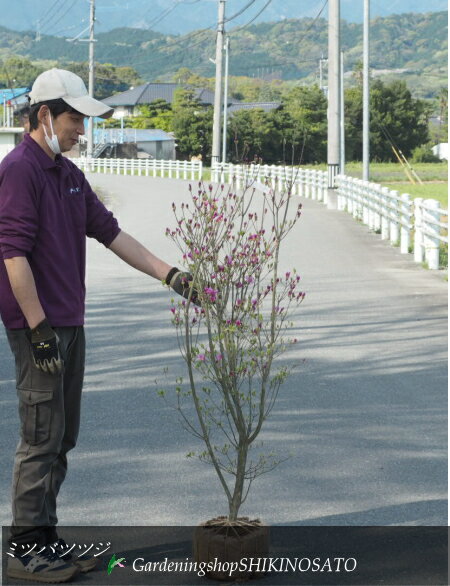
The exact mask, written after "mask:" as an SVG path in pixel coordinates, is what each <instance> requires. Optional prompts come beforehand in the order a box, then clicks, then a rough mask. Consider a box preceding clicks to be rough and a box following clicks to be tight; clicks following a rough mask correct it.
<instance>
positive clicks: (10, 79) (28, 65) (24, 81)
mask: <svg viewBox="0 0 450 586" xmlns="http://www.w3.org/2000/svg"><path fill="white" fill-rule="evenodd" d="M43 71H44V68H43V67H39V66H36V65H34V64H33V63H32V62H31V61H30V60H29V59H26V58H25V57H19V56H18V55H13V56H11V57H8V58H6V59H4V60H3V63H2V66H1V67H0V87H3V88H11V87H12V88H14V87H31V86H32V85H33V82H34V80H35V79H36V77H37V76H38V75H39V74H40V73H42V72H43Z"/></svg>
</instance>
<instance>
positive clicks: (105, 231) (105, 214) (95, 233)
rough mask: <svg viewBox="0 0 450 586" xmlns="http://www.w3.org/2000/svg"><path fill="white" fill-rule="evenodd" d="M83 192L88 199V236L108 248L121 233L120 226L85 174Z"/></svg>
mask: <svg viewBox="0 0 450 586" xmlns="http://www.w3.org/2000/svg"><path fill="white" fill-rule="evenodd" d="M83 181H84V183H83V192H84V195H85V199H86V236H89V238H95V239H96V240H98V242H100V243H101V244H103V245H104V246H106V247H107V248H108V247H109V245H110V244H111V243H112V241H113V240H114V239H115V238H116V236H117V235H118V234H119V232H120V228H119V224H118V222H117V219H116V218H115V217H114V215H113V213H112V212H110V211H109V210H108V209H107V208H106V207H105V206H104V204H103V203H102V202H101V201H100V200H99V198H98V197H97V195H96V194H95V193H94V192H93V191H92V188H91V186H90V185H89V182H88V181H87V180H86V178H85V177H84V174H83Z"/></svg>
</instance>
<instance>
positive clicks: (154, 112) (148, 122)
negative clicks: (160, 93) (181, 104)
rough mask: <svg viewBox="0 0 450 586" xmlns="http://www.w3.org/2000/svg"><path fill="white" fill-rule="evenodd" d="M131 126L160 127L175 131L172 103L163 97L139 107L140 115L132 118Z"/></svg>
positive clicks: (167, 130)
mask: <svg viewBox="0 0 450 586" xmlns="http://www.w3.org/2000/svg"><path fill="white" fill-rule="evenodd" d="M130 126H131V128H159V129H161V130H165V131H166V132H172V131H173V112H172V108H171V105H170V104H169V103H168V102H166V101H165V100H163V99H158V100H154V101H153V102H151V103H150V104H143V105H141V106H140V107H139V115H138V116H134V117H133V118H131V119H130Z"/></svg>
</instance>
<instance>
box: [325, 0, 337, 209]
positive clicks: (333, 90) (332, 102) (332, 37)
mask: <svg viewBox="0 0 450 586" xmlns="http://www.w3.org/2000/svg"><path fill="white" fill-rule="evenodd" d="M339 21H340V0H329V2H328V153H327V154H328V189H329V190H330V189H333V188H334V178H335V177H336V175H338V174H339V135H340V123H339V118H340V105H339V102H340V65H339V57H340V26H339V25H340V22H339ZM328 195H329V200H328V203H329V206H330V207H331V206H332V207H334V205H335V202H334V198H333V197H331V198H330V192H329V193H328Z"/></svg>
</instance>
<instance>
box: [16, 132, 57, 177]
mask: <svg viewBox="0 0 450 586" xmlns="http://www.w3.org/2000/svg"><path fill="white" fill-rule="evenodd" d="M23 140H24V142H25V144H26V145H27V147H28V148H30V149H31V151H32V152H33V153H34V155H35V156H36V158H37V160H38V161H39V164H40V166H41V167H42V168H43V169H52V168H54V167H62V166H63V157H62V155H56V156H55V158H54V159H52V158H51V157H49V156H48V155H47V153H46V152H45V151H44V149H43V148H42V147H41V146H39V145H38V143H37V142H36V141H35V140H34V139H33V138H31V136H30V135H29V134H25V136H24V138H23Z"/></svg>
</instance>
